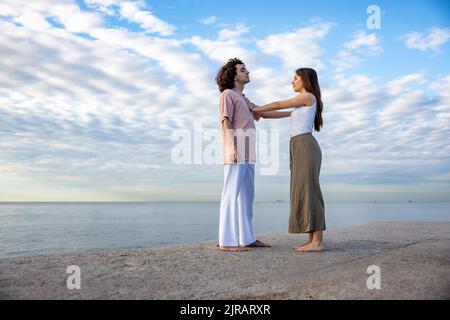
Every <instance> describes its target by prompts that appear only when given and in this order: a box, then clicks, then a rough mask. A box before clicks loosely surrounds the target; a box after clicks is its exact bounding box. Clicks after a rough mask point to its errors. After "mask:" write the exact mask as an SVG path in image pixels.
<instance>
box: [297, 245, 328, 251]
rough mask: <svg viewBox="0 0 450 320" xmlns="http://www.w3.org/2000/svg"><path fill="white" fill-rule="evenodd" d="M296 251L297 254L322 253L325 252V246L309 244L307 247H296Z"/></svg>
mask: <svg viewBox="0 0 450 320" xmlns="http://www.w3.org/2000/svg"><path fill="white" fill-rule="evenodd" d="M294 250H295V251H296V252H322V251H323V250H325V247H324V246H323V244H321V243H320V244H318V243H309V244H307V245H305V246H298V247H295V248H294Z"/></svg>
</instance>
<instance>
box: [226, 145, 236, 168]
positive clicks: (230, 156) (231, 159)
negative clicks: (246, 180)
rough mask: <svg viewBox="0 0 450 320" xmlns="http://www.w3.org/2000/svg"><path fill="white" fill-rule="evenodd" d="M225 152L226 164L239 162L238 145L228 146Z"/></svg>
mask: <svg viewBox="0 0 450 320" xmlns="http://www.w3.org/2000/svg"><path fill="white" fill-rule="evenodd" d="M228 149H230V150H226V153H225V159H224V160H225V164H230V163H237V150H236V146H234V147H231V148H228Z"/></svg>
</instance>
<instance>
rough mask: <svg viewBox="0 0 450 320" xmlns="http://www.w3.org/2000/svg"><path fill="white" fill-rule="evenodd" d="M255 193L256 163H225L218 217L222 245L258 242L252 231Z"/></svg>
mask: <svg viewBox="0 0 450 320" xmlns="http://www.w3.org/2000/svg"><path fill="white" fill-rule="evenodd" d="M254 197H255V164H253V163H239V164H226V165H224V182H223V191H222V199H221V201H220V218H219V245H220V246H230V247H235V246H246V245H248V244H250V243H253V242H255V235H254V233H253V200H254Z"/></svg>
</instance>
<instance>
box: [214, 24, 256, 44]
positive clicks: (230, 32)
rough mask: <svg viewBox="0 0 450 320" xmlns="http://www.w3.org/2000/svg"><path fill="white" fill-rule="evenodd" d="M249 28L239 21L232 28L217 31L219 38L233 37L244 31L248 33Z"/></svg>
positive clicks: (227, 38)
mask: <svg viewBox="0 0 450 320" xmlns="http://www.w3.org/2000/svg"><path fill="white" fill-rule="evenodd" d="M249 31H250V29H249V28H248V27H247V26H245V24H243V23H239V24H237V25H236V26H234V27H233V28H223V29H222V30H220V31H219V40H229V39H235V38H237V37H239V36H241V35H243V34H245V33H248V32H249Z"/></svg>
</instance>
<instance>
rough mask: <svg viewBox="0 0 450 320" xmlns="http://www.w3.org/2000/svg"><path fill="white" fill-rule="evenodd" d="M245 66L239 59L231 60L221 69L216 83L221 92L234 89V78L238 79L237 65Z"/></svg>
mask: <svg viewBox="0 0 450 320" xmlns="http://www.w3.org/2000/svg"><path fill="white" fill-rule="evenodd" d="M238 64H243V62H242V61H241V60H239V59H238V58H234V59H230V60H228V62H227V63H226V64H225V65H224V66H223V67H222V68H220V70H219V72H218V73H217V76H216V83H217V85H218V86H219V90H220V92H224V91H225V90H226V89H233V88H234V77H236V74H237V72H236V65H238Z"/></svg>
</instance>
